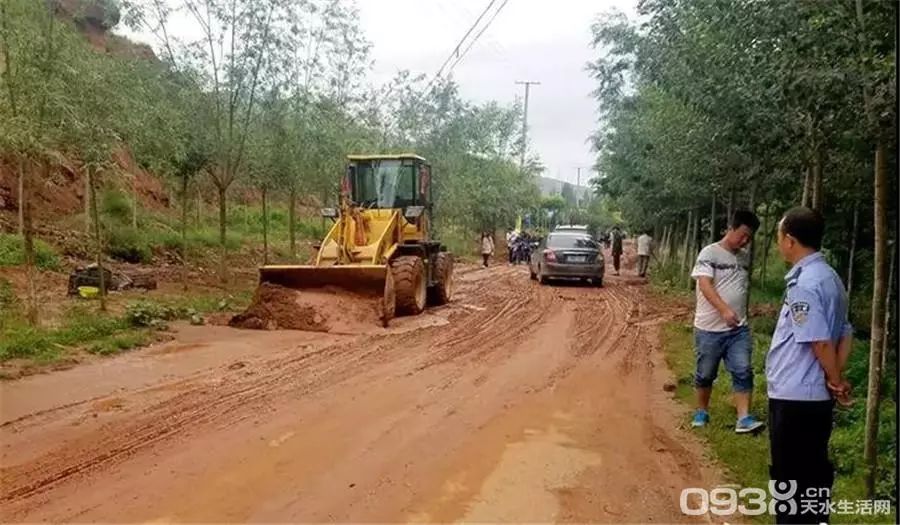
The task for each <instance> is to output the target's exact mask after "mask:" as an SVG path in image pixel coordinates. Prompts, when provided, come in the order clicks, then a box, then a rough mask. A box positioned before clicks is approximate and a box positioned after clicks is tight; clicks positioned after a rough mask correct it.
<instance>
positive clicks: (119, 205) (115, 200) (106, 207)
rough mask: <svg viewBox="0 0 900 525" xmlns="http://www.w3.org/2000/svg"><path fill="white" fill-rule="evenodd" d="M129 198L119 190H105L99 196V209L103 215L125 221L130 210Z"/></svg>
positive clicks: (129, 214) (130, 212)
mask: <svg viewBox="0 0 900 525" xmlns="http://www.w3.org/2000/svg"><path fill="white" fill-rule="evenodd" d="M131 207H132V204H131V199H130V198H129V197H128V196H127V195H125V194H124V193H122V192H121V191H119V190H113V189H110V190H106V191H104V192H103V195H102V196H101V198H100V209H101V211H102V212H103V215H105V216H107V217H112V218H114V219H118V220H119V221H123V222H124V221H127V220H128V219H130V217H131V214H132V213H133V212H132V209H131Z"/></svg>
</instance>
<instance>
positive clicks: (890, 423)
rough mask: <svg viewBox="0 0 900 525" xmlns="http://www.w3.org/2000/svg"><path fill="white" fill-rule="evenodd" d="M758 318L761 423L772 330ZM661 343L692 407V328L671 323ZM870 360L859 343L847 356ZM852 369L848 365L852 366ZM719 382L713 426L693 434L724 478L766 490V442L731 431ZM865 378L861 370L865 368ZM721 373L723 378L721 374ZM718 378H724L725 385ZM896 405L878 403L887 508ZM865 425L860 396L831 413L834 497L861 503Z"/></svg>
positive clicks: (880, 494)
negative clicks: (713, 457)
mask: <svg viewBox="0 0 900 525" xmlns="http://www.w3.org/2000/svg"><path fill="white" fill-rule="evenodd" d="M763 321H764V320H763V319H762V318H754V319H753V320H752V328H753V334H754V335H753V340H754V347H753V370H754V374H755V382H756V386H755V387H754V389H755V392H754V394H755V395H754V398H753V407H752V412H753V413H754V414H756V415H757V417H761V418H763V419H765V417H766V413H767V405H768V401H767V399H766V397H765V395H764V393H765V391H766V386H765V354H766V350H767V349H768V347H769V343H770V335H771V331H769V329H770V326H769V324H768V323H765V322H763ZM662 341H664V348H663V350H664V352H665V357H666V361H667V363H668V364H669V367H670V368H671V369H672V371H673V372H674V373H675V377H676V391H675V395H676V397H677V398H678V399H680V400H681V401H683V402H684V403H686V404H687V405H688V406H693V402H694V390H693V383H692V376H693V372H694V365H695V362H694V353H693V331H692V328H691V326H690V325H685V324H683V323H677V322H673V323H669V324H667V325H666V326H665V328H664V331H663V335H662ZM866 359H868V352H867V351H866V349H865V347H864V345H857V347H855V348H854V351H853V353H851V361H856V362H862V361H865V360H866ZM852 367H853V365H852V364H851V368H852ZM720 372H721V373H720V374H719V377H720V379H719V380H718V381H717V385H716V386H715V387H714V390H713V395H712V400H711V406H710V413H711V415H712V418H711V424H710V425H709V426H708V427H707V428H703V429H698V430H694V432H696V433H697V434H699V435H700V436H702V437H703V438H704V439H705V440H706V441H707V442H708V443H709V445H710V446H711V448H712V450H713V452H714V453H715V455H716V458H717V459H718V460H719V461H720V462H721V463H722V464H723V465H724V466H725V468H726V472H727V476H728V478H729V479H730V480H731V481H733V482H735V483H738V484H740V485H741V486H744V487H765V486H766V484H767V483H768V479H769V472H768V458H769V442H768V439H767V438H766V437H765V436H761V437H759V438H756V439H748V438H747V436H741V435H736V434H735V433H734V406H733V405H732V404H731V401H730V399H729V396H728V395H725V394H726V392H725V389H723V388H722V386H723V384H727V373H725V372H724V370H721V371H720ZM863 372H864V373H863V374H862V375H863V376H865V369H863ZM723 374H724V375H723ZM721 378H725V379H726V383H723V382H722V379H721ZM848 378H849V379H850V381H851V382H852V383H853V385H854V391H855V392H856V393H857V396H860V395H863V394H864V392H865V390H864V388H865V387H864V385H861V384H858V383H856V381H857V380H858V379H856V378H850V377H849V376H848ZM895 412H896V411H895V407H894V404H893V400H890V399H886V400H884V401H883V402H882V405H881V421H880V428H881V431H880V433H879V449H878V450H879V452H880V454H879V458H880V459H879V463H880V465H882V468H881V470H880V471H879V478H878V485H877V486H878V491H877V499H890V500H891V501H892V505H891V508H892V509H893V508H894V506H895V505H896V501H895V500H894V494H895V487H896V479H895V477H894V473H893V465H894V464H895V461H896V460H895V458H896V453H897V451H896V439H895V433H894V424H895ZM864 426H865V399H864V398H862V397H860V398H858V399H857V401H856V403H855V405H854V406H853V407H851V408H849V409H844V408H839V409H837V410H836V411H835V429H834V431H833V433H832V437H831V457H832V460H833V462H834V464H835V469H836V472H837V477H836V479H835V485H834V498H835V499H847V500H857V499H865V491H864V486H863V482H862V479H863V472H864V465H863V462H862V446H863V428H864ZM832 519H833V521H834V522H835V523H850V522H864V523H885V522H892V521H893V520H894V518H893V515H892V516H887V517H886V516H878V517H876V516H856V515H854V516H834V517H833V518H832Z"/></svg>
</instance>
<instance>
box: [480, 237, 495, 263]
mask: <svg viewBox="0 0 900 525" xmlns="http://www.w3.org/2000/svg"><path fill="white" fill-rule="evenodd" d="M493 254H494V238H493V237H491V234H490V233H488V232H482V233H481V257H482V258H483V259H484V267H485V268H487V266H488V260H489V259H490V258H491V255H493Z"/></svg>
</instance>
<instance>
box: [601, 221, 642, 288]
mask: <svg viewBox="0 0 900 525" xmlns="http://www.w3.org/2000/svg"><path fill="white" fill-rule="evenodd" d="M624 239H625V233H624V232H623V231H622V229H621V228H619V227H618V226H613V227H612V229H611V230H610V231H609V232H607V233H606V234H605V235H604V236H603V238H602V239H601V240H602V242H603V244H605V245H606V246H607V248H609V249H610V253H612V258H613V270H614V272H615V274H616V275H620V267H621V265H622V241H623V240H624ZM637 255H638V276H640V277H646V276H647V270H649V269H650V257H651V256H652V255H653V237H651V236H650V232H649V231H644V232H643V233H641V234H640V235H639V236H638V238H637Z"/></svg>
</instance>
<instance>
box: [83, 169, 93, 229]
mask: <svg viewBox="0 0 900 525" xmlns="http://www.w3.org/2000/svg"><path fill="white" fill-rule="evenodd" d="M91 195H93V191H92V190H91V175H90V173H88V167H87V166H85V168H84V233H86V234H88V235H90V234H91V213H92V212H91V210H92V208H91V198H92V197H91Z"/></svg>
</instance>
